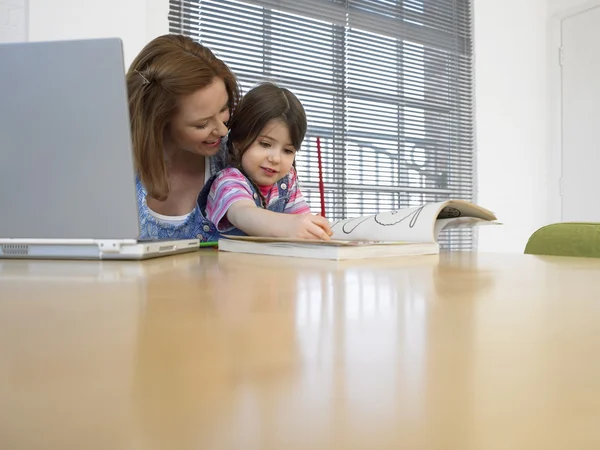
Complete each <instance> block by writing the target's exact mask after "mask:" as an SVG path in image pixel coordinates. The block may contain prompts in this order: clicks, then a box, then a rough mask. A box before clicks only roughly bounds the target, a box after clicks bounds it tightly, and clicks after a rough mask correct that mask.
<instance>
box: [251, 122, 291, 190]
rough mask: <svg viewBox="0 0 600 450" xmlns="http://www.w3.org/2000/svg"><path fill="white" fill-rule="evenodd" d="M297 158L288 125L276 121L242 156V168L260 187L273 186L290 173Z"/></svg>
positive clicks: (270, 123) (269, 124)
mask: <svg viewBox="0 0 600 450" xmlns="http://www.w3.org/2000/svg"><path fill="white" fill-rule="evenodd" d="M295 157H296V149H295V148H294V146H293V145H292V140H291V139H290V132H289V129H288V127H287V125H286V124H285V123H284V122H283V121H281V120H278V119H274V120H271V121H269V122H268V123H267V125H266V126H265V127H264V128H263V129H262V130H261V132H260V133H259V134H258V137H257V138H256V140H255V141H254V142H253V143H252V144H251V145H250V147H248V149H247V150H246V151H245V152H244V154H243V155H242V168H243V169H244V171H245V172H246V175H248V176H249V177H250V178H251V179H252V181H254V182H255V183H256V184H258V185H259V186H271V185H273V184H275V183H277V182H278V181H279V180H281V179H282V178H283V177H284V176H286V175H287V174H288V173H289V171H290V170H291V168H292V164H293V163H294V158H295Z"/></svg>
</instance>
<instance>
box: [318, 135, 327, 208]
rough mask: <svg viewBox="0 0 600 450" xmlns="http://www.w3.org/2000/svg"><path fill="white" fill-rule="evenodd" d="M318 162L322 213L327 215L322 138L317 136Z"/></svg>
mask: <svg viewBox="0 0 600 450" xmlns="http://www.w3.org/2000/svg"><path fill="white" fill-rule="evenodd" d="M317 162H318V164H319V195H320V197H321V215H322V216H323V217H325V185H324V184H323V163H322V160H321V138H320V137H318V136H317Z"/></svg>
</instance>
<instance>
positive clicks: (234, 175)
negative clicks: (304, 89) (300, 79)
mask: <svg viewBox="0 0 600 450" xmlns="http://www.w3.org/2000/svg"><path fill="white" fill-rule="evenodd" d="M305 134H306V114H305V112H304V108H303V107H302V104H301V103H300V101H299V100H298V99H297V98H296V96H295V95H294V94H292V93H291V92H290V91H289V90H287V89H285V88H281V87H278V86H276V85H275V84H273V83H263V84H260V85H259V86H257V87H255V88H254V89H252V90H250V91H249V92H248V93H247V94H246V95H245V96H244V97H243V98H242V100H241V102H240V104H239V105H238V107H237V109H236V113H235V114H234V116H233V118H232V120H231V123H230V133H229V138H228V141H227V145H228V150H229V167H227V168H226V169H224V170H222V171H221V172H219V173H218V174H217V175H215V176H213V177H212V178H211V179H210V180H209V181H208V182H207V183H206V185H205V186H204V189H203V190H202V192H201V193H200V198H199V205H200V209H201V210H204V207H205V208H206V218H207V219H208V220H210V221H211V222H212V223H213V224H215V226H216V228H217V230H218V231H219V232H220V233H222V234H234V235H244V234H247V235H252V236H269V237H289V238H305V239H323V240H329V236H330V235H331V230H330V228H329V223H328V221H327V220H326V219H325V218H324V217H321V216H316V215H313V214H311V213H310V209H309V207H308V204H307V203H306V201H305V200H304V197H303V196H302V193H301V192H300V189H299V187H298V176H297V174H296V169H295V164H294V159H295V156H296V152H297V151H298V149H300V146H301V144H302V141H303V139H304V135H305Z"/></svg>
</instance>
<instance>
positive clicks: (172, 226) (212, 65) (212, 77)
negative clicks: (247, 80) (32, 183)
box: [127, 35, 239, 241]
mask: <svg viewBox="0 0 600 450" xmlns="http://www.w3.org/2000/svg"><path fill="white" fill-rule="evenodd" d="M127 89H128V93H129V111H130V116H131V133H132V141H133V152H134V160H135V167H136V171H137V178H136V186H137V200H138V212H139V217H140V227H141V233H140V238H141V239H189V238H199V239H201V240H204V241H210V240H213V239H214V238H215V237H216V236H217V232H216V230H215V227H214V225H213V224H212V223H210V222H209V221H208V220H206V218H205V217H204V216H203V215H202V214H201V212H200V209H199V207H198V203H197V198H198V194H199V193H200V190H201V189H202V187H203V186H204V183H205V182H206V180H208V178H209V177H210V174H212V173H214V172H216V171H218V170H219V169H221V168H222V167H223V165H224V163H225V160H224V157H225V155H226V150H225V142H224V141H225V139H224V138H225V137H226V136H227V132H228V128H227V123H228V121H229V118H230V117H231V114H232V113H233V110H234V109H235V106H236V105H237V103H238V101H239V86H238V83H237V80H236V78H235V76H234V74H233V73H232V72H231V70H230V69H229V68H228V67H227V65H226V64H225V63H224V62H223V61H221V60H220V59H218V58H217V57H215V55H214V54H213V53H212V52H211V51H210V50H209V49H208V48H206V47H204V46H203V45H201V44H199V43H197V42H194V41H193V40H192V39H190V38H188V37H185V36H180V35H165V36H160V37H158V38H156V39H154V40H153V41H151V42H150V43H149V44H147V45H146V47H144V49H143V50H142V51H141V52H140V54H139V55H138V56H137V57H136V58H135V60H134V61H133V63H132V64H131V66H130V68H129V71H128V72H127Z"/></svg>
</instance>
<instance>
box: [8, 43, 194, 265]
mask: <svg viewBox="0 0 600 450" xmlns="http://www.w3.org/2000/svg"><path fill="white" fill-rule="evenodd" d="M0 61H1V63H0V64H1V66H2V69H1V70H0V258H35V259H38V258H52V259H56V258H58V259H61V258H67V259H146V258H152V257H156V256H164V255H170V254H174V253H181V252H188V251H193V250H197V249H198V248H199V243H200V241H199V239H185V240H176V241H166V240H161V241H140V240H138V237H139V235H140V224H139V219H138V210H137V201H136V190H135V170H134V163H133V155H132V147H131V137H130V128H129V127H130V125H129V110H128V104H127V102H128V101H127V89H126V82H125V67H124V62H123V45H122V42H121V40H120V39H117V38H110V39H88V40H73V41H54V42H27V43H8V44H0Z"/></svg>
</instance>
